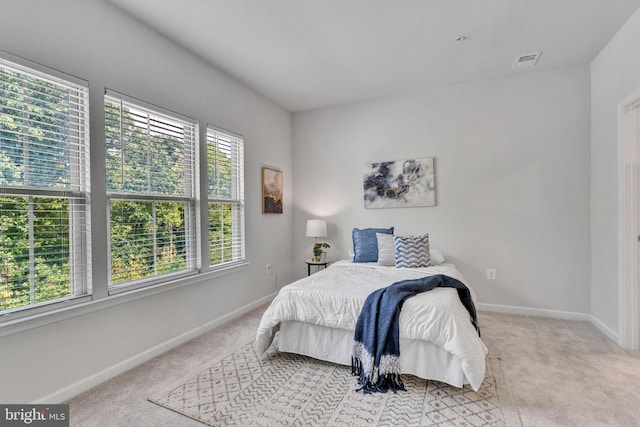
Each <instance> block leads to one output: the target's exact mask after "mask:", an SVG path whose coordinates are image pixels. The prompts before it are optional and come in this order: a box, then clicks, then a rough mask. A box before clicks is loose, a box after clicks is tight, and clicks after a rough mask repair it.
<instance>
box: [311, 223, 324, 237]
mask: <svg viewBox="0 0 640 427" xmlns="http://www.w3.org/2000/svg"><path fill="white" fill-rule="evenodd" d="M326 236H327V223H326V222H325V220H323V219H309V220H307V237H326Z"/></svg>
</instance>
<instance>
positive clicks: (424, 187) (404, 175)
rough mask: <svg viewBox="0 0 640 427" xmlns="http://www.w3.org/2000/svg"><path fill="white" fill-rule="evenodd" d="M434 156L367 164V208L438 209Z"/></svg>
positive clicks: (365, 190)
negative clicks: (428, 207) (424, 207)
mask: <svg viewBox="0 0 640 427" xmlns="http://www.w3.org/2000/svg"><path fill="white" fill-rule="evenodd" d="M433 160H434V159H433V157H424V158H421V159H408V160H395V161H391V162H380V163H372V164H367V165H365V168H364V180H363V186H364V207H365V208H368V209H372V208H403V207H413V206H435V205H436V184H435V173H434V170H433Z"/></svg>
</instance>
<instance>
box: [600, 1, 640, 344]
mask: <svg viewBox="0 0 640 427" xmlns="http://www.w3.org/2000/svg"><path fill="white" fill-rule="evenodd" d="M639 40H640V11H638V12H636V13H635V14H634V15H633V16H632V17H631V18H630V19H629V21H627V23H626V24H625V25H624V26H623V27H622V28H621V29H620V31H619V32H618V34H616V36H614V37H613V38H612V39H611V40H610V41H609V43H608V44H607V46H605V48H604V49H603V50H602V51H601V52H600V53H599V54H598V56H597V57H596V58H595V59H594V60H593V62H592V63H591V259H592V263H591V314H592V315H593V316H594V317H595V318H597V319H599V320H600V321H601V322H602V323H604V324H605V325H606V326H607V327H608V328H610V329H611V330H612V331H618V329H619V324H618V322H619V319H618V308H619V300H618V298H619V289H618V284H619V281H620V277H619V272H618V263H619V261H620V257H621V254H620V253H619V248H618V237H619V236H618V233H619V231H618V227H619V218H618V216H619V214H620V210H619V201H618V183H619V182H618V179H619V178H618V174H619V173H620V171H619V167H618V156H619V147H618V104H619V103H620V102H622V101H623V100H624V99H625V98H627V97H628V96H630V95H632V94H633V93H634V92H637V91H638V90H640V50H638V41H639Z"/></svg>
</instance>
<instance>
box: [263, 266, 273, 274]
mask: <svg viewBox="0 0 640 427" xmlns="http://www.w3.org/2000/svg"><path fill="white" fill-rule="evenodd" d="M264 272H265V273H267V274H270V273H271V264H267V266H266V267H265V268H264Z"/></svg>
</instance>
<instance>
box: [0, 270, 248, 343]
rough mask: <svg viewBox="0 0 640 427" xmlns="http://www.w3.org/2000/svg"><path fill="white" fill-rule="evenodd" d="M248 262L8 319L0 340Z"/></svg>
mask: <svg viewBox="0 0 640 427" xmlns="http://www.w3.org/2000/svg"><path fill="white" fill-rule="evenodd" d="M249 264H250V263H249V262H243V263H240V264H233V265H230V266H228V267H223V268H220V269H216V270H213V271H207V272H205V273H200V274H195V275H191V276H188V277H182V278H179V279H175V280H171V281H168V282H165V283H161V284H157V285H152V286H147V287H144V288H138V289H132V290H130V291H128V292H120V293H117V294H113V295H110V296H107V297H104V298H101V299H99V300H92V301H88V302H82V303H77V304H72V305H68V306H65V307H62V308H55V309H52V310H48V311H45V312H40V313H37V314H33V315H31V316H23V317H20V318H17V319H15V320H7V321H6V322H2V323H0V337H4V336H8V335H12V334H17V333H20V332H23V331H27V330H29V329H34V328H39V327H42V326H46V325H48V324H51V323H55V322H59V321H62V320H67V319H71V318H74V317H77V316H82V315H85V314H88V313H92V312H96V311H100V310H104V309H106V308H109V307H113V306H116V305H120V304H126V303H128V302H131V301H135V300H138V299H141V298H147V297H150V296H152V295H157V294H160V293H163V292H168V291H173V290H176V289H180V288H182V287H185V286H191V285H197V284H200V283H202V282H204V281H207V280H211V279H214V278H217V277H221V276H225V275H227V274H232V273H236V272H238V271H242V270H244V269H246V268H247V266H248V265H249Z"/></svg>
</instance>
